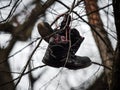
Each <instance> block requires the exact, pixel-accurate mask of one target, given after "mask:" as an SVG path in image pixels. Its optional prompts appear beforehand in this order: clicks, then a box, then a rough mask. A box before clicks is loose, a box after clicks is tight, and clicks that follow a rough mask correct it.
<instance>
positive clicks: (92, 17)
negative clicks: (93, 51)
mask: <svg viewBox="0 0 120 90" xmlns="http://www.w3.org/2000/svg"><path fill="white" fill-rule="evenodd" d="M85 8H86V13H87V15H88V21H89V24H90V25H91V26H92V27H93V28H94V29H93V28H91V31H92V34H93V37H94V39H95V42H96V45H97V47H98V50H99V53H100V56H101V59H102V63H103V64H104V65H106V66H107V67H109V68H111V67H112V60H113V48H112V45H111V42H110V40H109V38H108V35H107V32H106V31H105V29H104V27H103V22H102V20H101V17H100V14H99V12H98V11H97V12H94V13H91V12H93V11H96V10H98V9H99V8H98V5H97V0H85ZM89 13H91V14H89ZM95 31H96V32H97V33H98V34H99V35H100V36H101V37H102V39H101V38H100V37H99V35H98V34H97V33H96V32H95ZM103 40H104V41H103ZM104 70H105V75H102V76H104V77H106V79H104V80H103V81H102V80H101V81H100V82H99V83H106V85H108V87H110V84H111V71H110V70H108V69H106V68H105V69H104ZM106 80H107V81H106ZM101 87H102V86H101ZM106 87H107V86H106ZM107 89H108V88H107ZM96 90H98V89H96ZM99 90H101V89H99ZM104 90H106V89H104Z"/></svg>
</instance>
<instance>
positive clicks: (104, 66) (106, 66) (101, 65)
mask: <svg viewBox="0 0 120 90" xmlns="http://www.w3.org/2000/svg"><path fill="white" fill-rule="evenodd" d="M92 64H96V65H99V66H103V67H105V68H107V69H108V70H112V69H111V68H110V67H107V66H105V65H103V64H100V63H97V62H93V61H92Z"/></svg>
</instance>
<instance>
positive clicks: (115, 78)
mask: <svg viewBox="0 0 120 90" xmlns="http://www.w3.org/2000/svg"><path fill="white" fill-rule="evenodd" d="M113 11H114V19H115V25H116V33H117V47H116V51H115V58H114V62H113V71H112V74H113V75H112V85H111V90H120V1H119V0H113Z"/></svg>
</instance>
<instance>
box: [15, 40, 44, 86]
mask: <svg viewBox="0 0 120 90" xmlns="http://www.w3.org/2000/svg"><path fill="white" fill-rule="evenodd" d="M41 41H42V39H41V40H40V41H39V43H38V44H37V46H36V48H35V49H34V50H33V52H32V54H31V55H30V57H29V59H28V61H27V63H26V65H25V66H24V69H23V71H22V73H21V75H20V76H19V79H18V81H17V83H16V84H15V88H16V87H17V85H18V84H19V82H20V80H21V79H22V76H23V75H24V72H25V71H26V69H27V66H28V65H29V63H30V61H31V58H32V56H33V55H34V53H35V51H36V50H37V48H38V47H39V45H40V43H41Z"/></svg>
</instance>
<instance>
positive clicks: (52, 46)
mask: <svg viewBox="0 0 120 90" xmlns="http://www.w3.org/2000/svg"><path fill="white" fill-rule="evenodd" d="M38 31H39V33H40V35H41V36H42V37H45V36H44V35H43V34H42V33H41V32H42V31H43V32H45V31H46V32H47V33H48V31H50V33H49V35H50V34H51V32H52V29H51V27H50V25H49V24H48V23H45V22H42V23H39V24H38ZM52 33H53V32H52ZM58 34H59V35H63V34H61V32H60V33H58ZM70 36H71V39H70V40H71V48H70V50H69V41H66V42H62V41H61V42H58V43H56V42H55V41H54V40H55V39H56V38H55V37H54V36H52V37H51V38H49V39H45V40H46V41H47V42H48V43H49V45H48V48H47V50H46V53H45V55H44V57H43V60H42V62H43V63H44V64H46V65H48V66H51V67H56V68H60V67H65V68H68V69H72V70H77V69H82V68H86V67H88V66H90V65H91V60H90V58H89V57H86V56H84V57H81V56H77V55H75V53H76V52H77V50H78V48H79V47H80V45H81V43H82V41H83V40H84V38H83V37H81V36H80V35H79V32H78V31H77V30H76V29H71V33H70ZM48 40H49V41H48Z"/></svg>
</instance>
